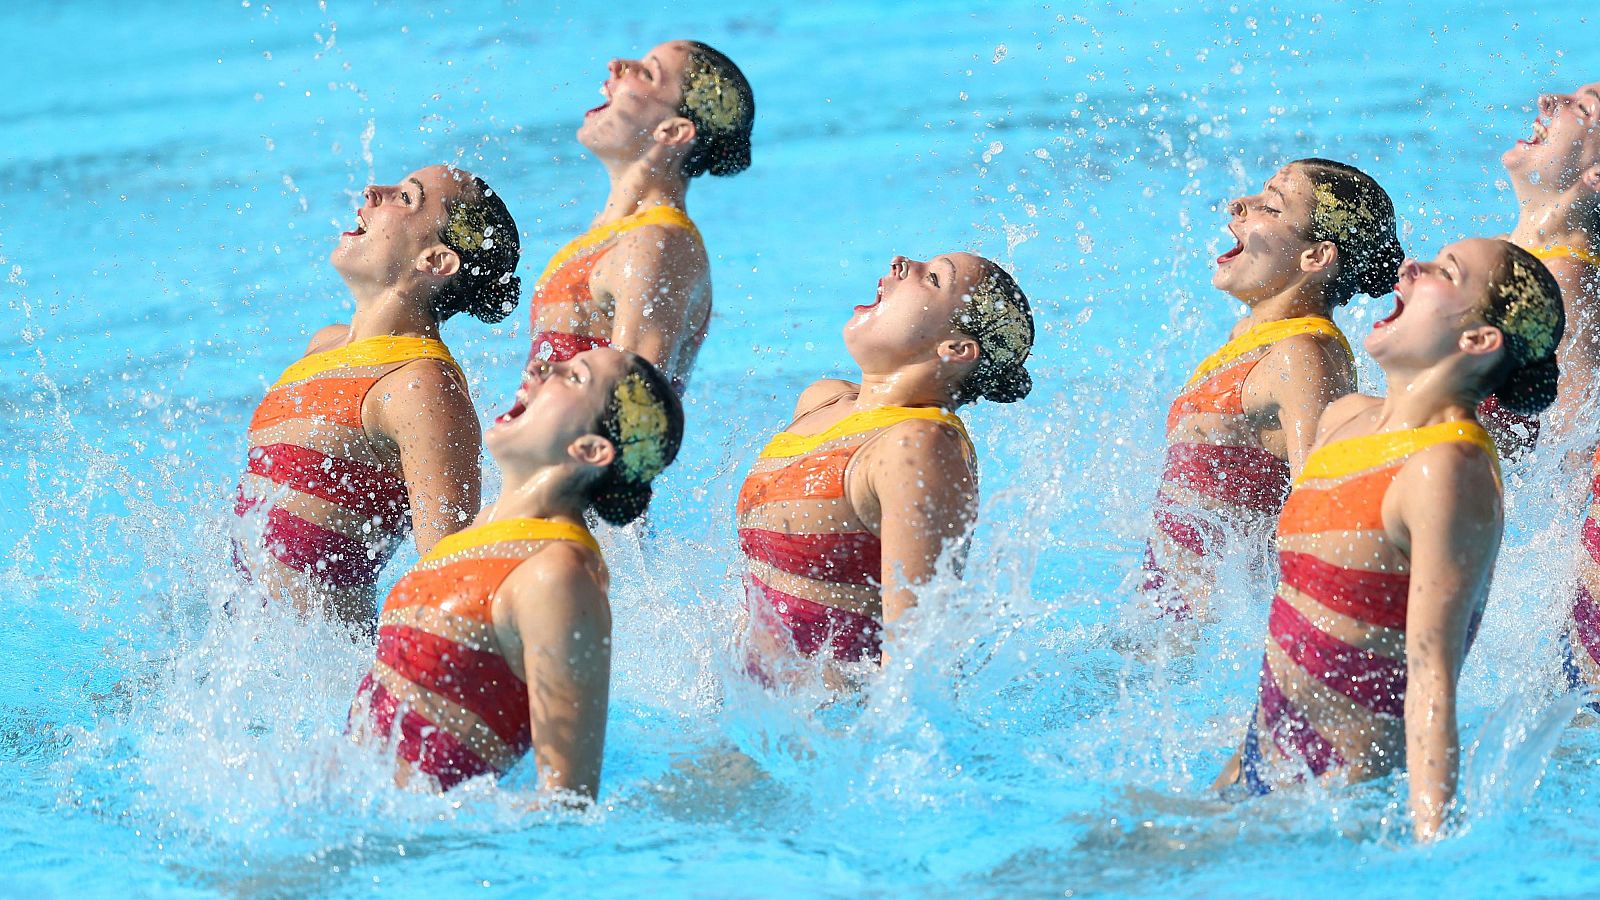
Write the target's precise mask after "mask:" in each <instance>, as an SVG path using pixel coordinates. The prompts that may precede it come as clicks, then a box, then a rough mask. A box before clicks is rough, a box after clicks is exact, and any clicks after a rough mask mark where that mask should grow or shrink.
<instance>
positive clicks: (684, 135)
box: [650, 116, 695, 147]
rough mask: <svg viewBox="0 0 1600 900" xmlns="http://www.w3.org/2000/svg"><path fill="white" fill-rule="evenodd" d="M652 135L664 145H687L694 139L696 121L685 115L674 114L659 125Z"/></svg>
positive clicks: (657, 141)
mask: <svg viewBox="0 0 1600 900" xmlns="http://www.w3.org/2000/svg"><path fill="white" fill-rule="evenodd" d="M650 136H651V137H653V138H655V141H656V143H658V144H660V145H662V146H663V147H687V146H689V143H690V142H691V141H693V140H694V136H695V128H694V123H693V122H691V121H689V120H688V119H687V118H685V117H683V116H673V117H672V118H670V119H666V120H664V121H662V123H661V124H659V125H657V126H656V128H655V131H653V132H651V133H650Z"/></svg>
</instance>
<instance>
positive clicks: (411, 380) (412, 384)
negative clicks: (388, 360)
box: [375, 359, 470, 403]
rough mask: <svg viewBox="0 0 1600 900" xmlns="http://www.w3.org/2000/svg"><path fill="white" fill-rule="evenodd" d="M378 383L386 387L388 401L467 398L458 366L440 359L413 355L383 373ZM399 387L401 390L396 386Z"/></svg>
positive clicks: (430, 400) (410, 401)
mask: <svg viewBox="0 0 1600 900" xmlns="http://www.w3.org/2000/svg"><path fill="white" fill-rule="evenodd" d="M378 384H380V385H383V386H385V387H386V388H389V389H390V390H389V399H390V402H393V401H394V400H400V401H401V402H402V403H433V402H437V401H441V400H443V401H445V402H454V401H461V400H468V399H469V394H468V392H467V384H466V380H465V378H464V377H463V376H462V374H461V370H460V369H458V368H456V367H455V366H453V365H451V364H450V363H448V362H445V361H444V360H442V359H414V360H412V361H410V362H408V363H406V364H405V365H403V366H399V367H397V368H396V369H395V370H394V371H393V372H390V373H388V374H386V375H384V376H383V378H381V379H379V381H378ZM401 387H403V388H404V390H397V388H401ZM375 393H380V394H381V393H382V392H375ZM381 399H383V398H382V397H380V400H381ZM469 402H470V401H469Z"/></svg>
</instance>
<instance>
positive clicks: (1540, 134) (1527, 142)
mask: <svg viewBox="0 0 1600 900" xmlns="http://www.w3.org/2000/svg"><path fill="white" fill-rule="evenodd" d="M1549 136H1550V129H1549V127H1547V126H1546V125H1545V124H1544V116H1540V117H1539V118H1537V119H1534V120H1533V133H1532V134H1531V135H1529V136H1528V137H1527V138H1526V139H1524V140H1520V141H1517V143H1518V144H1520V145H1522V146H1524V147H1537V146H1539V145H1540V144H1542V143H1544V140H1545V138H1547V137H1549Z"/></svg>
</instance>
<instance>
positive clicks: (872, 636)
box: [737, 406, 973, 661]
mask: <svg viewBox="0 0 1600 900" xmlns="http://www.w3.org/2000/svg"><path fill="white" fill-rule="evenodd" d="M911 419H923V420H927V421H933V422H939V423H942V424H944V425H946V426H948V427H950V428H953V429H955V430H956V431H957V432H959V433H960V434H961V437H962V440H963V441H964V442H965V443H966V445H967V449H968V459H969V460H972V459H973V455H972V452H971V448H972V443H971V440H970V439H968V438H967V432H966V428H965V427H964V426H963V425H962V424H961V420H960V419H958V418H956V417H955V416H954V415H952V414H950V413H947V412H944V411H943V410H938V409H926V408H913V407H904V406H889V407H881V408H878V409H873V410H868V411H866V412H858V413H852V414H851V415H848V416H845V417H844V418H843V419H841V420H839V421H838V422H837V423H836V424H834V425H833V426H832V427H830V428H828V429H827V430H825V431H823V432H822V433H820V434H816V435H800V434H795V433H793V432H789V431H784V432H781V433H779V434H778V435H777V436H775V437H774V438H773V439H772V440H771V442H769V443H768V444H767V446H766V447H765V448H764V449H763V450H762V451H761V456H760V458H759V459H758V460H757V461H756V464H755V467H754V468H753V469H752V471H751V472H750V475H749V477H747V478H746V479H745V481H744V484H743V486H741V487H740V489H739V500H738V506H737V514H738V524H739V547H740V549H741V550H743V551H744V555H745V558H746V559H747V560H748V562H749V566H750V568H749V575H748V579H747V584H748V587H749V590H748V592H747V596H748V602H749V603H750V605H751V607H752V613H754V614H756V616H755V617H756V618H757V620H758V621H762V622H767V623H770V624H777V625H779V626H781V629H782V631H783V632H784V633H786V634H787V635H788V636H789V638H791V639H792V640H793V642H794V645H795V647H796V648H797V649H798V650H799V651H800V652H801V653H804V654H806V655H807V656H810V655H815V654H818V653H823V652H827V653H829V654H831V655H832V656H833V657H835V658H837V659H843V660H852V661H853V660H859V659H863V658H868V659H874V660H876V659H877V658H879V656H880V655H881V653H882V647H881V632H882V624H883V596H882V593H881V588H882V582H881V581H880V573H881V558H882V543H881V542H880V541H879V539H878V536H877V535H875V534H873V533H872V532H870V531H868V530H867V526H866V525H865V524H864V523H863V522H862V521H861V519H860V517H859V516H857V515H856V513H855V510H854V509H852V508H851V505H850V500H849V497H848V494H847V492H846V483H847V475H848V472H849V467H850V461H851V459H853V458H854V456H855V454H856V452H857V451H859V450H860V449H861V448H862V447H863V446H865V445H866V443H867V442H868V441H870V440H871V439H872V438H873V437H875V436H877V435H879V434H881V433H883V431H885V430H886V429H888V428H890V427H892V426H894V425H896V424H898V423H900V422H905V421H908V420H911Z"/></svg>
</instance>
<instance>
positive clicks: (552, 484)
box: [473, 465, 588, 525]
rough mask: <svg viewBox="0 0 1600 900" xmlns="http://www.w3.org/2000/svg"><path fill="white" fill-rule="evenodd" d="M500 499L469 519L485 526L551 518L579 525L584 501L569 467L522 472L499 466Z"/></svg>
mask: <svg viewBox="0 0 1600 900" xmlns="http://www.w3.org/2000/svg"><path fill="white" fill-rule="evenodd" d="M501 474H502V476H503V477H502V481H501V488H500V496H498V497H496V498H495V499H494V502H493V503H490V504H489V505H488V506H485V507H484V508H483V509H482V510H480V511H479V512H478V517H477V518H476V519H474V520H473V524H474V525H486V524H488V523H490V522H499V521H504V520H506V519H554V520H556V521H560V522H568V523H571V524H573V525H583V524H584V522H583V510H584V508H585V507H586V506H588V503H587V501H586V500H585V499H584V497H582V496H581V495H580V494H579V492H578V491H577V489H576V485H577V484H579V481H578V479H577V477H576V474H577V473H576V472H574V471H573V470H572V468H571V467H570V466H565V465H561V466H539V467H537V468H533V469H528V470H526V471H523V470H519V469H516V468H512V467H506V466H502V467H501Z"/></svg>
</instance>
